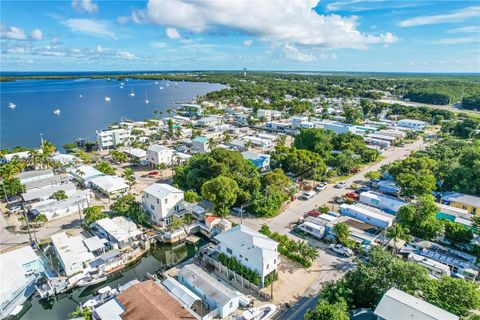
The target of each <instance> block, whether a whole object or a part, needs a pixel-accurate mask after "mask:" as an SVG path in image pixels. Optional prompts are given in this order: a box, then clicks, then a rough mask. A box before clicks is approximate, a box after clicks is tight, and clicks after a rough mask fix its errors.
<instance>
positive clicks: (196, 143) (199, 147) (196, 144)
mask: <svg viewBox="0 0 480 320" xmlns="http://www.w3.org/2000/svg"><path fill="white" fill-rule="evenodd" d="M208 151H210V148H209V147H208V138H207V137H196V138H194V139H193V140H192V152H193V153H205V152H208Z"/></svg>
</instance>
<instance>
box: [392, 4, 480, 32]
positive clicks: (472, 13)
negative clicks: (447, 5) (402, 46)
mask: <svg viewBox="0 0 480 320" xmlns="http://www.w3.org/2000/svg"><path fill="white" fill-rule="evenodd" d="M479 16H480V7H468V8H464V9H460V10H456V11H453V12H450V13H447V14H440V15H433V16H419V17H415V18H411V19H407V20H403V21H401V22H400V24H399V25H400V26H401V27H415V26H423V25H429V24H439V23H453V22H460V21H464V20H467V19H470V18H475V17H476V18H478V17H479Z"/></svg>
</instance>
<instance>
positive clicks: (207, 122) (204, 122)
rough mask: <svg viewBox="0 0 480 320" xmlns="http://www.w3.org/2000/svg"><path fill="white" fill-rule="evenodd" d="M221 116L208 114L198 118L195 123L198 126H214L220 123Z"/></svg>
mask: <svg viewBox="0 0 480 320" xmlns="http://www.w3.org/2000/svg"><path fill="white" fill-rule="evenodd" d="M222 120H223V119H222V117H219V116H209V117H205V118H201V119H198V120H197V122H196V125H197V126H199V127H214V126H216V125H219V124H221V123H222Z"/></svg>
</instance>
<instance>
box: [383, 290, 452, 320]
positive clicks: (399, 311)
mask: <svg viewBox="0 0 480 320" xmlns="http://www.w3.org/2000/svg"><path fill="white" fill-rule="evenodd" d="M374 314H375V316H376V317H377V319H378V320H399V319H409V320H458V319H459V318H458V316H456V315H454V314H453V313H450V312H448V311H445V310H443V309H441V308H439V307H437V306H434V305H433V304H430V303H428V302H425V301H423V300H421V299H418V298H416V297H414V296H412V295H410V294H408V293H406V292H403V291H401V290H398V289H395V288H391V289H390V290H388V291H387V292H386V293H385V294H384V295H383V297H382V300H380V303H379V304H378V305H377V308H375V311H374Z"/></svg>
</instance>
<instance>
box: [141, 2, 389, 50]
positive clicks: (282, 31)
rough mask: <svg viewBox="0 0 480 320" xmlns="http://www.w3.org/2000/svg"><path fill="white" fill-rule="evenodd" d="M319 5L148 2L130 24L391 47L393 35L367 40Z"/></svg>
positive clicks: (352, 21)
mask: <svg viewBox="0 0 480 320" xmlns="http://www.w3.org/2000/svg"><path fill="white" fill-rule="evenodd" d="M317 3H318V0H306V1H271V0H259V1H256V2H255V8H253V7H252V2H251V1H248V0H237V1H235V2H233V1H222V0H210V1H189V0H164V1H155V0H150V1H149V2H148V4H147V7H146V8H145V9H144V10H135V11H134V12H133V14H132V19H133V21H135V22H137V23H148V22H149V23H155V24H159V25H163V26H169V27H175V28H183V29H186V30H188V31H191V32H194V33H209V32H215V31H217V30H218V29H222V28H223V29H225V28H230V29H235V30H238V31H241V32H244V33H246V34H250V35H255V36H258V37H260V38H261V39H263V40H271V41H276V42H282V43H290V44H297V45H305V46H320V47H325V48H366V47H367V46H368V45H369V44H377V43H391V42H393V41H396V40H397V38H396V37H395V36H394V35H392V34H391V33H385V34H380V35H374V34H365V33H362V32H360V31H359V30H358V29H357V26H358V21H357V18H356V17H342V16H339V15H336V14H331V15H320V14H318V13H317V12H316V11H314V10H313V9H312V8H313V7H315V6H316V5H317Z"/></svg>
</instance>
